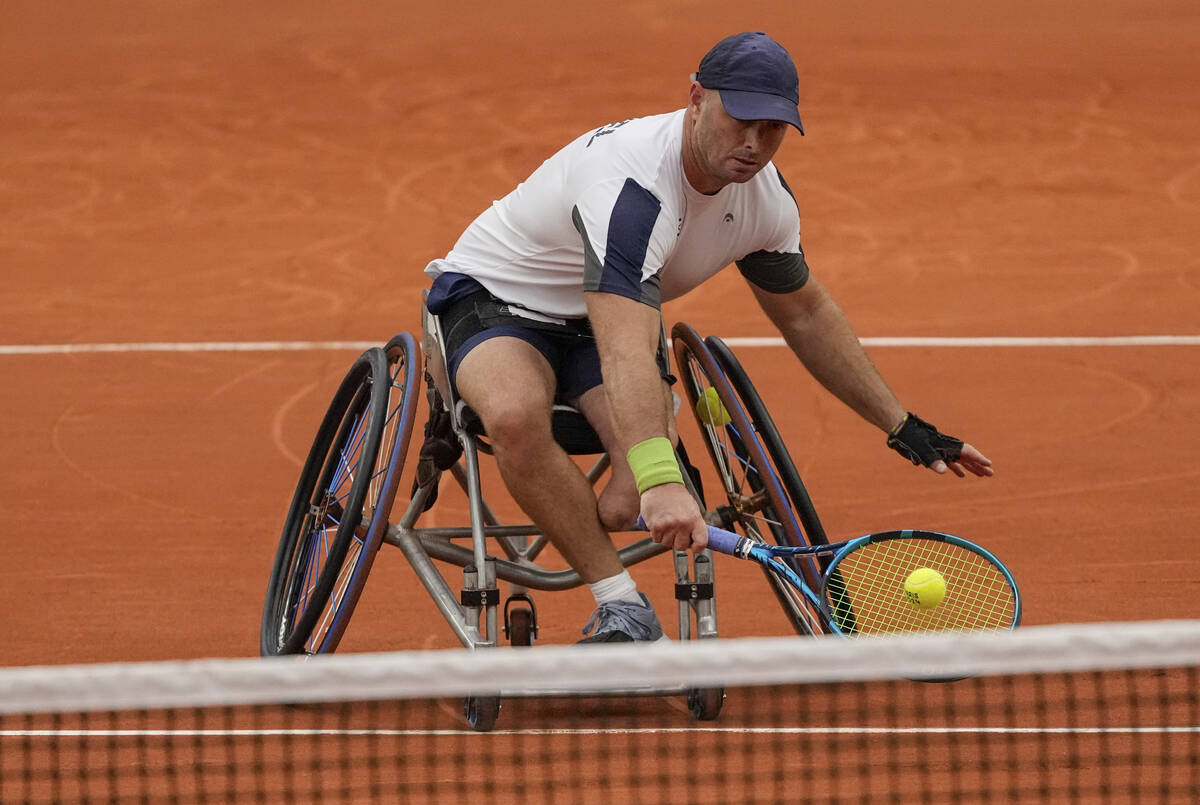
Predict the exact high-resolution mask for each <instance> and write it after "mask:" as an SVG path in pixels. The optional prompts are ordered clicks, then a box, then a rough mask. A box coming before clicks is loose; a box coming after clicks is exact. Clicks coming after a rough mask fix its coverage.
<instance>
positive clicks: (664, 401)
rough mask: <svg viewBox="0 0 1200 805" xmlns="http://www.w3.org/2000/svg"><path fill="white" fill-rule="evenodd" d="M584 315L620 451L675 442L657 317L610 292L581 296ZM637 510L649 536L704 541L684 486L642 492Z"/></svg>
mask: <svg viewBox="0 0 1200 805" xmlns="http://www.w3.org/2000/svg"><path fill="white" fill-rule="evenodd" d="M586 296H587V306H588V318H589V319H590V320H591V323H592V331H593V332H594V333H595V335H596V346H597V349H598V350H599V352H600V367H601V371H602V372H603V374H604V391H605V397H606V398H607V400H608V405H609V409H610V411H611V413H612V420H613V426H614V430H615V431H616V437H617V441H618V443H619V446H620V449H621V451H622V455H620V456H612V460H613V461H623V460H624V453H625V452H627V451H628V450H629V448H631V447H633V446H634V445H636V444H638V443H640V442H644V441H646V440H647V439H653V438H656V437H663V438H667V439H672V441H673V440H674V435H675V432H674V431H675V429H674V417H673V415H672V412H671V407H670V403H669V402H668V400H669V395H668V393H667V389H666V387H665V384H664V383H663V380H662V376H661V375H660V374H659V369H658V362H657V361H656V359H655V355H656V353H657V350H658V342H659V334H660V332H661V327H662V324H661V318H660V315H659V312H658V311H657V310H655V309H654V308H652V307H649V306H648V305H644V304H642V303H641V302H636V301H634V300H632V299H626V298H625V297H623V296H617V295H615V294H609V293H600V292H590V293H588V294H586ZM641 514H642V519H643V520H644V521H645V523H646V526H647V528H649V529H650V535H651V536H652V537H653V538H654V539H655V540H656V541H657V542H660V543H663V544H665V545H670V546H672V547H675V548H679V549H685V548H688V547H691V548H693V549H694V550H700V549H702V548H703V547H704V546H705V545H706V544H707V543H708V531H707V529H706V528H705V524H704V520H703V518H702V516H701V513H700V508H699V506H698V505H697V504H696V501H695V500H693V499H692V496H691V494H690V493H689V492H688V491H687V489H686V487H684V486H683V485H682V484H679V483H665V484H660V485H658V486H653V487H651V488H649V489H647V490H646V491H645V492H643V493H642V495H641Z"/></svg>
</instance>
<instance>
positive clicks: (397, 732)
mask: <svg viewBox="0 0 1200 805" xmlns="http://www.w3.org/2000/svg"><path fill="white" fill-rule="evenodd" d="M695 732H706V733H730V734H737V735H1178V734H1191V733H1200V726H1187V727H633V728H610V729H586V728H574V729H566V728H563V729H515V730H492V731H491V732H488V733H480V732H477V731H476V730H467V729H463V730H450V729H446V730H402V729H258V730H254V729H241V730H239V729H230V730H187V729H182V730H115V729H114V730H69V729H63V730H0V738H167V737H176V738H251V737H259V738H262V737H278V736H314V735H326V736H347V737H357V736H370V735H378V736H414V737H440V736H449V735H482V734H487V735H682V734H686V733H695Z"/></svg>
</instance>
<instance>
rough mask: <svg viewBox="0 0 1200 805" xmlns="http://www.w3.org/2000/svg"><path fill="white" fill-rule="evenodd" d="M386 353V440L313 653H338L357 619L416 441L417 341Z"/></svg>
mask: <svg viewBox="0 0 1200 805" xmlns="http://www.w3.org/2000/svg"><path fill="white" fill-rule="evenodd" d="M383 349H384V354H385V356H386V357H387V364H388V368H387V377H388V381H389V386H388V405H387V412H388V413H387V419H386V420H385V421H384V425H383V439H382V441H381V443H380V447H379V451H378V453H377V454H376V460H375V466H374V468H373V469H372V471H371V480H370V484H369V485H368V487H367V495H366V498H364V500H363V505H362V516H361V519H360V521H359V526H358V527H357V528H356V529H355V531H354V535H353V536H352V537H351V539H350V542H349V545H348V548H347V551H346V555H345V557H344V558H343V559H342V563H341V569H340V570H339V571H338V574H337V577H336V579H335V581H334V585H333V589H332V591H331V592H330V596H329V600H328V601H327V602H326V603H325V607H324V610H323V611H322V612H321V616H320V617H319V618H318V619H317V624H316V626H315V627H314V629H313V632H312V638H311V640H310V641H309V645H308V646H307V647H306V649H305V650H306V651H308V652H310V653H316V654H327V653H329V652H332V651H333V650H334V649H336V648H337V645H338V643H339V642H340V641H341V639H342V635H343V634H344V633H345V631H346V627H347V626H348V625H349V623H350V616H351V615H353V614H354V608H355V606H356V605H357V604H358V599H359V596H361V595H362V591H363V588H364V587H366V583H367V575H368V574H369V573H370V571H371V565H372V564H373V563H374V561H375V556H376V555H377V554H378V553H379V546H380V545H382V544H383V537H384V534H385V533H386V532H387V527H388V524H389V516H390V515H391V512H392V504H393V503H394V501H395V499H396V490H397V486H398V484H399V482H400V476H401V475H402V473H403V471H404V460H405V458H406V456H407V455H408V447H409V444H410V443H411V440H412V431H413V424H414V421H415V417H416V411H417V400H418V398H419V396H420V387H419V385H418V384H419V382H420V377H421V375H420V357H419V353H418V352H417V345H416V341H415V340H414V339H413V337H412V336H411V335H409V334H408V333H400V334H398V335H396V336H394V337H393V338H392V340H391V341H389V342H388V343H387V345H386V346H385V347H384V348H383Z"/></svg>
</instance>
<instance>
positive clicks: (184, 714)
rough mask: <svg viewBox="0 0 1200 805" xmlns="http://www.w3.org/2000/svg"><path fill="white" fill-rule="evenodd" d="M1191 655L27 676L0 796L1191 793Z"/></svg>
mask: <svg viewBox="0 0 1200 805" xmlns="http://www.w3.org/2000/svg"><path fill="white" fill-rule="evenodd" d="M1198 661H1200V621H1162V622H1148V623H1124V624H1095V625H1078V626H1055V627H1029V628H1025V629H1021V630H1018V631H1017V632H1014V633H1004V634H970V635H962V634H921V635H905V636H887V637H869V638H862V639H855V640H847V639H842V638H815V639H814V638H804V639H801V638H772V639H739V640H711V641H701V642H693V643H685V644H680V643H670V644H657V645H650V646H645V645H629V644H626V645H620V644H609V645H605V646H580V647H577V646H549V647H538V648H532V649H509V648H500V649H494V650H485V651H477V652H474V653H471V652H466V651H434V652H429V651H427V652H404V653H395V654H358V655H345V656H330V657H315V658H309V659H307V660H305V659H300V658H280V659H273V660H257V659H245V660H205V661H188V662H170V663H138V664H120V665H94V666H68V667H48V668H12V669H5V670H3V671H0V802H3V803H51V802H53V803H63V802H96V803H124V802H153V803H157V802H172V803H174V802H178V803H207V802H238V803H242V802H258V803H275V802H296V803H301V802H302V803H310V802H311V803H317V802H320V803H368V802H412V803H439V804H440V803H457V802H463V803H466V802H471V803H479V802H487V803H542V802H544V803H551V802H553V803H667V802H671V803H679V802H688V803H743V802H744V803H769V802H788V803H809V802H812V803H874V802H882V803H890V802H894V803H900V802H903V803H906V805H908V804H909V803H914V802H919V803H922V805H926V804H927V803H977V802H1022V803H1029V802H1046V803H1051V802H1052V803H1060V802H1088V803H1090V802H1171V803H1176V802H1177V803H1192V802H1197V801H1200V696H1198V693H1200V673H1198V671H1197V669H1198V667H1200V663H1198ZM948 680H955V681H948ZM689 691H690V692H691V693H690V697H689ZM721 692H723V693H724V694H725V697H724V699H723V700H722V698H721V696H720V693H721ZM468 696H473V697H474V698H473V699H472V702H473V703H474V704H476V705H479V704H480V703H482V704H483V712H484V714H485V716H486V714H487V713H488V712H491V710H490V709H489V705H490V703H492V702H494V701H495V698H494V697H499V701H500V703H501V706H502V709H501V711H500V715H499V718H498V720H497V721H496V723H495V725H494V729H492V730H491V731H490V732H481V731H477V730H473V729H472V728H471V727H470V726H469V725H468V724H467V722H466V720H465V719H464V716H463V704H464V701H465V698H466V697H468ZM689 702H690V704H691V705H694V707H695V709H696V710H697V711H699V712H701V713H702V714H705V715H713V714H714V711H715V710H716V709H717V706H718V705H721V706H720V714H719V716H718V717H717V718H716V719H714V720H698V719H696V718H694V716H693V714H692V713H691V712H689V710H690V706H689ZM722 702H723V704H722ZM477 712H479V711H478V710H477ZM485 720H486V719H485Z"/></svg>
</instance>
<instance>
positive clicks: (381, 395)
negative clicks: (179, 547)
mask: <svg viewBox="0 0 1200 805" xmlns="http://www.w3.org/2000/svg"><path fill="white" fill-rule="evenodd" d="M387 377H388V361H387V357H386V355H385V353H384V351H383V350H381V349H378V348H375V349H371V350H368V351H367V352H365V353H363V355H362V356H360V357H359V358H358V360H356V361H355V362H354V365H353V366H352V367H351V368H350V371H349V372H348V373H347V374H346V377H345V378H344V379H343V380H342V383H341V385H340V386H339V387H338V390H337V392H336V393H335V394H334V397H333V401H332V402H331V403H330V405H329V409H328V410H327V411H326V414H325V417H324V419H323V420H322V422H321V426H320V428H319V429H318V431H317V436H316V438H315V439H314V441H313V446H312V449H311V450H310V451H309V455H308V459H307V460H306V461H305V464H304V467H303V469H302V471H301V474H300V480H299V482H298V483H297V485H296V491H295V494H294V495H293V497H292V502H291V505H290V506H289V508H288V514H287V518H286V520H285V522H284V527H283V533H282V535H281V537H280V541H279V549H278V551H277V552H276V556H275V563H274V566H273V567H272V570H271V579H270V581H269V583H268V585H267V598H266V603H265V605H264V607H263V619H262V628H261V631H260V650H261V652H262V653H263V654H264V655H275V654H297V653H310V654H311V653H317V652H318V651H319V650H321V649H322V647H323V646H324V644H325V639H326V637H327V635H328V634H329V627H330V625H331V624H332V622H333V620H334V616H336V613H337V610H338V608H339V604H340V600H339V599H338V598H337V597H336V596H335V594H334V591H335V589H336V588H338V587H339V586H341V587H342V589H341V590H340V592H341V593H343V594H344V591H345V585H344V582H340V580H341V578H342V577H343V567H344V564H345V561H346V558H347V556H348V555H350V553H351V544H352V543H353V542H354V541H355V540H356V539H357V538H360V532H359V528H360V526H361V524H362V521H363V508H364V504H365V502H366V500H367V496H368V493H369V491H370V489H371V486H372V480H373V478H372V476H373V475H374V468H375V467H376V465H377V459H378V456H379V453H380V446H381V444H382V442H383V434H384V428H385V424H386V419H387V411H388V397H389V394H388V391H389V388H388V386H389V384H388V382H387ZM335 642H336V640H335Z"/></svg>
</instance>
